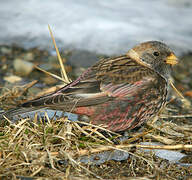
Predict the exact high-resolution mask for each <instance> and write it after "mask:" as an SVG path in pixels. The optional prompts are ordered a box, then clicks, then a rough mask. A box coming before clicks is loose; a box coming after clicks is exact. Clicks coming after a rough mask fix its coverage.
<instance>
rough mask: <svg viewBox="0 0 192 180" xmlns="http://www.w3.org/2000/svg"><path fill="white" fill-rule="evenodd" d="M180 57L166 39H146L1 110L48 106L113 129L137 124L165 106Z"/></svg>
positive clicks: (13, 113)
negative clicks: (59, 84) (56, 87)
mask: <svg viewBox="0 0 192 180" xmlns="http://www.w3.org/2000/svg"><path fill="white" fill-rule="evenodd" d="M178 62H179V60H178V58H177V57H176V55H175V54H174V52H173V51H172V50H171V49H170V48H169V47H168V46H167V45H166V44H165V43H163V42H160V41H147V42H143V43H140V44H138V45H135V46H134V47H133V48H132V49H130V50H128V52H127V53H124V55H120V56H116V57H109V58H102V59H100V60H99V61H97V62H96V63H95V64H94V65H93V66H91V67H90V68H88V69H87V70H86V71H85V72H84V73H82V74H81V75H80V76H79V77H78V78H77V79H76V80H74V81H72V82H71V83H69V84H67V85H65V86H63V87H62V88H60V89H59V90H57V91H55V92H53V93H50V94H47V95H44V96H41V97H37V98H34V99H32V100H29V101H27V102H24V103H23V104H20V105H18V107H17V108H15V109H11V110H9V111H7V112H5V113H4V114H3V115H1V116H3V117H11V116H13V115H17V114H20V113H24V112H30V111H34V110H38V109H42V108H43V109H53V110H61V111H64V112H71V113H75V114H78V115H86V116H87V117H88V119H89V123H91V124H94V125H99V126H102V127H105V128H106V129H107V130H110V131H113V132H122V131H125V130H130V129H134V128H135V127H138V126H141V125H142V124H143V123H144V122H146V121H148V120H150V119H152V118H154V117H156V116H157V115H158V114H159V113H160V111H161V110H162V108H164V107H165V106H166V102H167V97H168V93H169V92H170V82H169V80H170V79H171V78H172V76H171V72H172V67H173V66H174V65H176V64H177V63H178Z"/></svg>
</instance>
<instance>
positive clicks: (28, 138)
mask: <svg viewBox="0 0 192 180" xmlns="http://www.w3.org/2000/svg"><path fill="white" fill-rule="evenodd" d="M61 52H62V51H61ZM75 53H76V52H75ZM81 53H85V52H79V53H77V54H78V56H79V54H81ZM61 54H62V58H63V62H64V64H65V67H66V70H67V73H68V75H69V76H70V77H71V79H74V78H75V77H77V75H79V74H80V73H81V72H83V70H84V69H85V68H83V67H77V66H75V63H73V64H71V62H74V59H73V61H70V58H71V56H72V55H73V51H71V52H62V53H61ZM82 57H83V59H78V61H82V62H84V61H85V62H86V61H87V59H86V58H85V57H86V56H84V54H83V55H82ZM93 57H94V58H95V54H94V55H93ZM98 57H101V55H98ZM102 57H104V56H103V55H102ZM73 58H75V56H73ZM89 58H91V56H90V54H89ZM180 59H181V62H180V63H179V65H178V66H177V67H175V68H174V74H173V77H174V80H175V86H176V87H177V89H178V90H179V91H181V92H182V93H183V95H184V96H185V98H186V99H185V100H184V101H182V100H181V99H180V98H179V97H177V95H175V93H173V94H172V95H171V96H170V103H169V104H168V106H167V108H166V109H165V110H164V111H163V112H162V114H161V117H159V118H158V120H157V121H156V122H155V123H154V124H152V123H151V122H148V123H147V124H145V125H143V126H142V127H140V128H138V129H136V130H133V131H129V132H127V134H128V135H127V136H128V138H127V139H126V140H125V141H120V140H119V139H120V136H122V134H113V133H109V132H103V131H102V132H101V130H100V128H99V127H94V126H91V125H87V124H84V125H82V124H81V125H79V124H77V123H74V122H70V121H69V120H68V119H67V118H65V117H63V118H58V119H56V120H55V119H54V120H53V119H47V120H46V122H45V121H44V120H43V119H38V118H37V117H35V118H33V119H32V120H30V121H29V120H28V119H21V120H20V121H18V122H16V123H12V122H11V121H9V120H8V119H7V120H5V121H1V126H0V177H6V178H7V179H12V178H15V179H19V178H24V179H27V178H29V179H30V178H38V177H42V178H50V179H51V178H53V177H54V178H55V179H65V178H68V179H90V178H92V179H96V178H99V179H128V178H131V179H132V178H133V177H140V178H143V177H144V178H146V179H189V178H190V177H192V170H191V169H192V168H190V167H191V166H192V165H186V166H184V165H182V164H181V163H183V164H184V163H185V164H186V163H192V162H191V159H192V151H191V150H192V147H191V145H192V130H191V129H192V109H191V106H190V103H191V102H192V54H191V53H188V54H186V55H183V56H182V57H180ZM18 64H19V66H18ZM79 64H82V63H79ZM34 65H35V67H34ZM36 66H38V67H40V68H42V69H44V70H46V71H49V72H51V73H54V74H56V75H58V76H60V65H59V63H58V61H57V57H56V56H54V55H50V53H49V52H47V51H45V50H39V49H37V48H33V49H28V50H26V49H23V48H20V47H18V46H16V45H14V46H4V45H2V46H0V87H1V89H0V108H1V109H0V110H2V111H3V110H7V109H10V108H13V107H16V106H17V104H19V103H21V102H23V101H25V100H27V99H30V98H33V97H34V96H36V95H39V94H44V93H47V92H50V91H54V90H55V89H57V88H58V87H59V86H60V85H63V82H62V81H60V80H58V79H56V78H53V77H50V76H49V75H47V74H46V73H44V72H42V71H40V70H39V69H37V67H36ZM85 66H86V64H85ZM50 87H52V88H51V89H50ZM142 142H158V143H159V142H160V143H161V145H162V146H161V148H163V149H170V150H175V151H178V152H182V153H184V154H186V155H187V156H185V157H184V158H182V159H180V161H179V163H170V162H169V161H168V160H165V159H163V158H159V157H157V156H156V155H155V154H154V153H152V152H151V153H149V152H144V151H142V149H145V148H151V149H153V148H158V147H157V146H155V145H153V146H150V147H148V146H147V147H146V146H145V145H142V144H141V143H142ZM188 145H189V146H188ZM114 149H120V150H122V151H126V152H129V154H130V156H129V157H128V158H127V159H125V160H122V161H114V160H109V161H106V162H104V163H102V164H99V165H94V164H83V163H80V162H79V161H78V160H77V159H78V158H79V157H81V156H84V155H89V156H92V154H95V153H97V154H99V153H102V152H105V151H113V150H114ZM97 158H98V159H97ZM99 158H100V157H99V156H95V160H99Z"/></svg>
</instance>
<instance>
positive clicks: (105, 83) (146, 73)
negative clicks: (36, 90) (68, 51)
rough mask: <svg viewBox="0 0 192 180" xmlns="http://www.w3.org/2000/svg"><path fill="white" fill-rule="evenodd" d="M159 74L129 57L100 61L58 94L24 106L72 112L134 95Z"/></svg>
mask: <svg viewBox="0 0 192 180" xmlns="http://www.w3.org/2000/svg"><path fill="white" fill-rule="evenodd" d="M156 76H157V74H156V73H155V72H153V71H152V70H150V69H148V68H146V67H143V66H141V65H139V64H137V63H136V62H135V61H133V60H131V59H130V58H128V57H127V56H120V57H116V58H107V59H102V60H100V61H98V63H96V64H95V65H94V66H92V67H91V68H89V69H88V70H87V71H86V72H85V73H83V74H82V75H81V76H80V77H79V78H78V79H77V80H75V81H73V82H72V83H70V84H68V85H66V86H65V87H63V88H61V89H60V90H58V91H57V92H54V93H52V94H49V95H45V96H43V97H40V98H37V99H34V100H31V101H28V102H26V103H24V104H22V105H21V107H48V108H52V109H60V110H63V111H70V110H71V109H72V108H74V107H81V106H91V105H97V104H102V103H105V102H107V101H110V100H114V98H120V97H121V98H123V97H128V96H132V95H133V94H134V93H136V91H137V90H138V89H142V88H143V87H147V86H149V84H150V83H152V82H153V81H154V80H155V78H156Z"/></svg>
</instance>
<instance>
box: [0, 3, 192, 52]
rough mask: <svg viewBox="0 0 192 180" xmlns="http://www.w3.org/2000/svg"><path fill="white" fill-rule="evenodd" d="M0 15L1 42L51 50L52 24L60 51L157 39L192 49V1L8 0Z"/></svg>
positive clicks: (118, 48)
mask: <svg viewBox="0 0 192 180" xmlns="http://www.w3.org/2000/svg"><path fill="white" fill-rule="evenodd" d="M0 17H1V18H0V30H1V31H0V32H1V33H0V44H3V43H4V44H5V43H6V44H12V43H17V44H18V45H20V46H24V47H27V48H28V47H34V46H38V47H40V48H46V49H52V48H53V44H52V41H51V38H50V35H49V32H48V24H50V26H51V28H52V30H53V32H54V36H55V38H56V41H57V44H58V45H59V47H60V48H63V49H80V50H88V51H92V52H97V53H103V54H108V55H112V54H120V53H123V52H126V51H127V50H128V49H129V48H131V47H132V46H133V45H135V44H137V43H139V42H142V41H147V40H161V41H164V42H166V43H167V44H168V45H170V46H171V47H172V48H173V49H174V50H176V54H181V53H184V52H187V51H192V20H191V18H192V1H191V0H182V1H178V0H161V1H160V0H113V1H109V0H97V1H96V0H89V1H88V0H70V1H69V0H55V1H53V0H46V1H39V0H27V1H26V0H14V1H12V0H7V1H1V2H0Z"/></svg>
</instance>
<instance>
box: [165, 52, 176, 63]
mask: <svg viewBox="0 0 192 180" xmlns="http://www.w3.org/2000/svg"><path fill="white" fill-rule="evenodd" d="M178 62H179V60H178V58H177V57H176V56H175V55H174V54H173V53H171V54H170V55H169V56H167V58H166V63H167V64H171V65H175V64H177V63H178Z"/></svg>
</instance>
